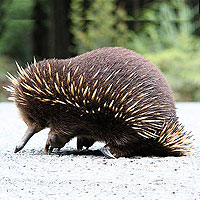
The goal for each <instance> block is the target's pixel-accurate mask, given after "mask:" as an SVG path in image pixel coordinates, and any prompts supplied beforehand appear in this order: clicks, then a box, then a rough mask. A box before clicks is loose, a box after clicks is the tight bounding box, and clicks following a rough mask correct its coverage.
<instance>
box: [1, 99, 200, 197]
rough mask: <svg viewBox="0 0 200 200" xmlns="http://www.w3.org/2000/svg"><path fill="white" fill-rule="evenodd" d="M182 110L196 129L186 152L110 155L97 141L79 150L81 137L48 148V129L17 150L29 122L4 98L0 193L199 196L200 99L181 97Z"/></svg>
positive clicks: (188, 125)
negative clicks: (184, 100) (54, 149)
mask: <svg viewBox="0 0 200 200" xmlns="http://www.w3.org/2000/svg"><path fill="white" fill-rule="evenodd" d="M177 108H178V110H177V113H178V116H179V117H180V121H181V122H182V123H183V124H184V125H185V127H186V130H188V131H192V134H193V135H194V139H195V141H194V143H193V144H194V147H195V149H194V150H193V153H192V154H191V155H189V156H184V157H165V158H159V157H134V158H119V159H106V158H105V157H104V156H103V155H102V154H101V153H100V152H99V151H98V149H99V148H100V147H102V146H103V145H104V144H101V143H95V144H94V146H93V147H92V148H91V150H90V151H88V152H82V153H78V152H77V151H76V140H72V141H70V142H69V143H68V144H67V145H66V146H65V147H64V148H63V149H62V150H61V153H54V154H52V155H46V154H45V153H44V151H43V149H44V145H45V142H46V139H47V133H48V130H44V131H42V132H40V133H38V134H36V135H35V136H34V137H33V138H31V140H30V141H29V142H28V144H27V145H26V146H25V148H24V149H23V150H22V151H21V152H19V153H17V154H14V153H13V152H14V149H15V146H16V144H17V143H18V142H19V140H20V139H21V137H22V136H23V134H24V132H25V130H26V125H25V124H24V122H23V121H22V120H21V119H20V117H19V115H18V111H17V109H16V107H15V105H14V104H12V103H0V199H1V200H4V199H12V200H13V199H15V200H16V199H26V200H27V199H42V200H43V199H48V200H50V199H67V200H68V199H87V200H89V199H103V200H106V199H120V200H121V199H131V200H132V199H139V200H140V199H148V200H149V199H153V200H155V199H158V200H160V199H162V200H163V199H170V200H171V199H176V200H179V199H181V200H187V199H188V200H194V199H196V200H197V199H200V103H178V104H177Z"/></svg>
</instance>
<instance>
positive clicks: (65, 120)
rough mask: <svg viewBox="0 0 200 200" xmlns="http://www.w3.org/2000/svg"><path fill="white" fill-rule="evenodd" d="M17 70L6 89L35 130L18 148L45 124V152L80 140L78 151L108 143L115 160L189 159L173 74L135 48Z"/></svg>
mask: <svg viewBox="0 0 200 200" xmlns="http://www.w3.org/2000/svg"><path fill="white" fill-rule="evenodd" d="M18 70H19V71H18V76H17V77H14V76H12V75H10V74H9V79H10V81H11V83H12V84H11V86H8V87H7V90H9V91H10V92H11V98H12V99H13V100H14V101H15V103H16V106H17V107H18V109H19V111H20V114H21V116H22V119H23V120H24V122H25V123H26V124H27V126H28V129H27V131H26V133H25V135H24V137H23V138H22V140H21V141H20V143H19V145H17V146H16V149H15V152H18V151H20V150H21V149H22V148H23V147H24V146H25V144H26V143H27V142H28V140H29V139H30V138H31V137H32V136H33V135H34V134H35V133H37V132H39V131H40V130H42V129H44V128H46V127H49V128H50V132H49V134H48V139H47V142H46V145H45V152H46V153H51V152H52V150H53V149H54V148H58V149H60V148H62V147H63V146H64V145H65V144H66V143H67V142H69V141H70V140H71V139H72V138H74V137H77V138H78V140H77V148H78V149H79V150H81V149H82V148H83V147H84V146H85V147H86V148H89V147H90V146H92V145H93V144H94V142H95V141H101V142H105V143H106V145H105V147H104V148H102V152H103V153H104V154H105V155H106V156H107V157H111V158H113V157H117V158H118V157H122V156H125V157H129V156H133V155H142V156H147V155H148V156H149V155H156V156H182V155H186V154H188V153H189V152H190V150H191V136H190V133H187V132H185V131H184V127H183V125H181V124H180V123H179V121H178V117H177V116H176V109H175V105H174V99H173V94H172V91H171V89H170V87H169V85H168V83H167V81H166V79H165V78H164V76H163V75H162V74H161V72H160V71H159V70H158V69H157V68H156V67H155V66H154V65H153V64H152V63H151V62H149V61H148V60H147V59H145V58H144V57H142V56H141V55H139V54H137V53H135V52H133V51H131V50H128V49H125V48H121V47H114V48H112V47H107V48H101V49H97V50H93V51H90V52H87V53H84V54H82V55H80V56H76V57H74V58H70V59H49V60H43V61H40V62H36V61H34V63H33V64H30V65H27V68H26V69H23V68H22V67H20V66H19V65H18Z"/></svg>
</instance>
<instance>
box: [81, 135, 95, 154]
mask: <svg viewBox="0 0 200 200" xmlns="http://www.w3.org/2000/svg"><path fill="white" fill-rule="evenodd" d="M94 143H95V140H94V139H92V138H86V137H77V149H78V150H79V151H81V150H82V149H83V147H86V150H88V149H89V147H91V146H92V145H93V144H94Z"/></svg>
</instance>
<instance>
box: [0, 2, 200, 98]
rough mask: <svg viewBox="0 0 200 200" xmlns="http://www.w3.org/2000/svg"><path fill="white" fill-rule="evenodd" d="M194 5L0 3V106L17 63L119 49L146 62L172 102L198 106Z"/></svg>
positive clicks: (198, 32) (199, 57) (198, 30)
mask: <svg viewBox="0 0 200 200" xmlns="http://www.w3.org/2000/svg"><path fill="white" fill-rule="evenodd" d="M198 3H199V1H198V0H171V1H170V0H161V1H158V0H1V1H0V101H6V100H7V97H8V96H9V94H8V93H7V92H6V91H5V90H4V89H3V88H2V86H5V85H7V84H9V83H8V81H7V78H6V73H7V71H9V72H11V73H12V74H16V66H15V61H17V62H18V63H19V64H20V65H22V66H25V64H26V63H27V62H29V63H30V62H32V61H33V56H35V57H36V59H37V60H41V59H43V58H53V57H56V58H68V57H72V56H75V55H78V54H81V53H84V52H86V51H88V50H92V49H96V48H99V47H104V46H123V47H126V48H129V49H132V50H134V51H136V52H138V53H140V54H142V55H143V56H145V57H147V58H149V60H151V61H152V62H153V63H154V64H155V65H156V66H158V67H159V68H160V70H161V71H162V72H163V73H164V74H165V77H166V78H167V80H168V81H169V83H170V86H171V88H172V89H173V91H174V96H175V100H176V101H200V20H199V16H200V14H199V4H198Z"/></svg>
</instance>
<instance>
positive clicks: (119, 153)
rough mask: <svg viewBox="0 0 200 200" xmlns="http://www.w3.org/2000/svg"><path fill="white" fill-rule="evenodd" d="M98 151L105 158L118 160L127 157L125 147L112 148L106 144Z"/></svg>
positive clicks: (112, 146)
mask: <svg viewBox="0 0 200 200" xmlns="http://www.w3.org/2000/svg"><path fill="white" fill-rule="evenodd" d="M100 150H101V152H102V153H103V154H104V155H105V156H106V157H107V158H119V157H127V156H129V152H128V151H127V149H126V148H125V146H114V145H111V144H106V145H105V146H104V147H103V148H101V149H100Z"/></svg>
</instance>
